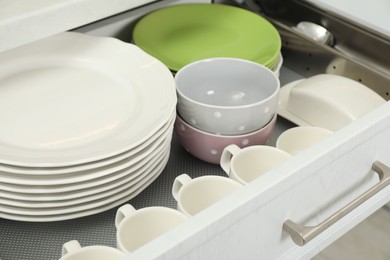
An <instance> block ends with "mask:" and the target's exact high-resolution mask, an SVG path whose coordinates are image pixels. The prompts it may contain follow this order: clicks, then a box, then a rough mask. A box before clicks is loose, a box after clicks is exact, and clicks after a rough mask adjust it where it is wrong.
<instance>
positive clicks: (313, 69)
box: [0, 1, 390, 260]
mask: <svg viewBox="0 0 390 260" xmlns="http://www.w3.org/2000/svg"><path fill="white" fill-rule="evenodd" d="M284 2H286V1H284ZM291 2H293V4H291V6H289V8H293V10H295V11H294V12H301V13H305V14H307V19H309V18H312V19H313V20H314V21H320V20H319V17H322V18H323V19H328V20H329V21H330V20H331V18H332V17H329V16H328V17H326V16H324V14H322V13H321V12H319V11H318V10H316V9H313V8H312V6H310V5H304V4H299V3H298V1H291ZM243 7H244V8H245V6H243ZM247 7H248V8H249V7H250V6H247ZM294 8H295V9H294ZM151 9H152V7H148V6H145V7H143V8H140V9H138V10H136V11H134V12H135V13H133V14H135V15H133V14H132V15H131V17H133V18H132V19H133V20H134V17H140V16H141V15H142V13H145V12H148V11H150V10H151ZM253 10H254V9H253ZM296 10H300V11H296ZM287 13H289V12H287ZM261 14H262V15H264V16H266V17H267V18H268V19H270V21H271V22H273V23H274V25H275V26H276V27H277V28H278V30H279V32H280V34H281V36H282V41H283V50H282V52H283V57H284V65H283V67H282V69H281V72H280V75H281V77H280V79H281V84H282V85H284V84H286V83H288V82H291V81H293V80H296V79H301V78H305V77H309V76H312V75H315V74H319V73H330V74H337V75H343V76H346V77H349V78H352V79H354V80H357V81H359V82H362V83H363V84H365V85H367V86H369V87H370V88H372V89H373V90H375V91H376V92H377V93H379V94H380V95H381V96H383V97H384V98H385V99H387V100H389V99H390V72H389V71H390V70H389V66H388V64H386V61H380V60H379V61H377V59H375V55H373V56H370V57H371V58H365V57H367V55H371V54H367V53H364V55H351V53H354V50H356V52H359V49H353V50H352V47H353V46H352V47H350V46H349V45H348V44H345V43H344V45H340V46H341V47H343V46H344V50H345V49H348V48H350V49H351V51H350V52H348V53H347V52H345V51H340V50H337V49H335V48H332V47H330V46H325V45H322V44H319V43H317V42H315V41H312V40H310V39H308V38H307V37H305V36H302V35H298V34H297V33H296V32H294V31H293V30H292V29H291V25H292V24H294V23H295V22H296V21H297V20H296V19H298V18H297V17H287V18H286V16H285V14H273V15H270V14H265V13H261ZM280 15H284V16H283V17H284V19H280V17H279V16H280ZM321 15H323V16H321ZM128 17H130V15H129V14H120V15H118V16H115V17H111V18H109V19H107V20H104V21H100V22H98V23H94V24H91V25H88V26H84V27H82V28H78V29H76V30H75V31H79V32H84V33H88V34H95V35H105V36H114V37H117V38H119V39H122V40H125V41H130V40H131V39H129V38H128V36H129V30H131V28H132V26H133V24H134V21H130V20H129V18H128ZM316 19H318V20H316ZM336 20H337V19H336ZM321 21H322V20H321ZM332 26H334V27H336V26H335V25H332ZM351 28H352V29H355V30H357V31H359V30H361V28H354V27H353V26H351ZM352 29H351V31H353V30H352ZM111 32H114V33H112V34H111ZM366 36H367V37H368V39H369V40H368V41H373V42H383V41H384V39H382V38H380V37H379V36H374V35H370V34H369V33H368V34H367V35H366ZM373 39H374V40H375V39H376V41H374V40H373ZM339 41H340V42H343V40H341V39H340V40H339ZM387 44H388V42H387ZM380 45H381V44H380ZM345 46H348V48H347V47H345ZM381 46H382V45H381ZM389 46H390V45H389V44H388V45H387V47H389ZM371 60H372V61H371ZM293 126H295V125H294V124H293V123H291V122H289V121H288V120H285V119H283V118H278V122H277V125H276V128H275V131H274V133H273V136H272V138H271V139H270V141H269V145H271V146H274V145H275V142H276V139H277V137H278V136H279V135H280V133H282V132H283V131H285V130H286V129H288V128H291V127H293ZM182 173H187V174H189V175H190V176H191V177H193V178H195V177H198V176H202V175H221V176H224V175H225V173H224V172H223V171H222V169H221V168H220V166H219V165H212V164H208V163H205V162H202V161H200V160H198V159H196V158H195V157H193V156H192V155H190V154H189V153H187V152H186V151H185V150H184V148H182V147H181V145H180V144H179V143H178V141H177V139H176V138H175V136H174V138H173V141H172V148H171V155H170V159H169V161H168V164H167V166H166V168H165V169H164V171H163V172H162V174H161V175H160V176H159V178H158V179H157V180H155V181H154V182H153V183H152V184H151V185H150V186H149V187H148V188H147V189H145V190H144V191H143V192H142V193H141V194H139V195H138V196H137V197H135V198H134V199H132V200H131V201H129V203H130V204H132V205H133V206H134V207H135V208H142V207H147V206H156V205H161V206H167V207H171V208H176V201H175V200H174V199H173V197H172V195H171V186H172V183H173V180H174V178H175V177H176V176H178V175H180V174H182ZM116 210H117V208H114V209H111V210H109V211H106V212H103V213H100V214H96V215H92V216H88V217H83V218H80V219H74V220H67V221H60V222H48V223H26V222H18V221H12V220H5V219H2V220H1V221H0V234H1V235H0V245H1V246H0V258H1V259H29V257H31V255H34V257H35V258H34V259H42V260H44V259H58V258H59V257H60V254H61V247H62V244H63V243H65V242H67V241H69V240H73V239H77V240H79V242H80V243H81V244H82V245H84V246H87V245H93V244H101V245H107V246H112V247H115V246H116V236H115V235H116V229H115V224H114V223H115V220H114V219H115V213H116ZM38 238H39V239H38Z"/></svg>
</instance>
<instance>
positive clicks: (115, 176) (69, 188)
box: [0, 136, 171, 202]
mask: <svg viewBox="0 0 390 260" xmlns="http://www.w3.org/2000/svg"><path fill="white" fill-rule="evenodd" d="M164 141H165V143H162V144H161V145H160V146H158V147H157V148H156V149H155V150H153V151H152V153H150V154H149V155H148V157H145V158H143V160H142V161H139V162H137V163H136V164H134V165H132V166H130V167H128V168H126V169H123V170H121V171H117V172H113V173H112V174H109V175H107V176H103V177H101V178H97V179H93V180H91V181H86V182H81V183H71V184H69V185H53V186H33V185H32V186H22V185H4V184H2V185H1V188H2V189H4V190H0V198H8V199H14V200H25V201H38V202H45V201H58V200H69V199H77V198H79V197H83V196H90V195H93V194H96V193H99V192H102V191H104V190H106V189H108V188H109V187H110V186H113V185H117V184H118V183H120V182H122V181H123V180H126V179H129V178H132V177H131V176H132V175H133V174H135V173H137V172H138V171H140V170H141V169H144V168H145V167H147V166H148V165H150V164H151V163H152V162H153V160H154V159H155V157H158V156H159V155H161V154H162V153H164V152H166V150H168V149H169V148H170V141H171V136H168V137H167V139H166V140H164Z"/></svg>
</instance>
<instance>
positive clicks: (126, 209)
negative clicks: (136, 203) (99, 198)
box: [115, 204, 136, 228]
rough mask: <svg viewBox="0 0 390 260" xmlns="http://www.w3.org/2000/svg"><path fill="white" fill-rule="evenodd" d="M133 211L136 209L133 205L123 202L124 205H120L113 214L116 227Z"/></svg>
mask: <svg viewBox="0 0 390 260" xmlns="http://www.w3.org/2000/svg"><path fill="white" fill-rule="evenodd" d="M134 211H136V209H135V208H134V207H133V206H131V205H130V204H125V205H123V206H121V207H120V208H119V209H118V210H117V212H116V215H115V227H116V228H118V227H119V224H120V223H121V222H122V220H123V219H124V218H125V217H127V216H129V215H130V214H132V213H133V212H134Z"/></svg>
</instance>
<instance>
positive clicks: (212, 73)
mask: <svg viewBox="0 0 390 260" xmlns="http://www.w3.org/2000/svg"><path fill="white" fill-rule="evenodd" d="M175 80H176V90H177V95H178V104H177V110H178V112H179V114H180V115H181V116H182V117H183V119H184V120H185V121H186V122H187V123H189V124H190V125H192V126H193V127H195V128H197V129H200V130H203V131H206V132H209V133H214V134H223V135H239V134H246V133H250V132H253V131H256V130H258V129H261V128H262V127H264V126H265V125H266V124H267V123H268V122H269V121H270V120H271V119H272V117H273V116H274V114H275V113H276V110H277V102H278V97H279V89H280V82H279V78H278V77H277V76H276V75H275V73H274V72H273V71H272V70H270V69H268V68H267V67H265V66H263V65H260V64H258V63H255V62H252V61H248V60H243V59H236V58H212V59H206V60H200V61H196V62H193V63H190V64H188V65H186V66H184V67H183V68H182V69H180V70H179V71H178V72H177V74H176V75H175Z"/></svg>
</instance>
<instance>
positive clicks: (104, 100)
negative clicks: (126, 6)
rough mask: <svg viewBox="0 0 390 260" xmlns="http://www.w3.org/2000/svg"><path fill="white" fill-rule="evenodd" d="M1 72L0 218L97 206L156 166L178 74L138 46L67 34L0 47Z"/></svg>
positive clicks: (131, 192)
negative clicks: (4, 48)
mask: <svg viewBox="0 0 390 260" xmlns="http://www.w3.org/2000/svg"><path fill="white" fill-rule="evenodd" d="M0 71H1V74H0V121H1V122H2V127H1V128H0V217H1V218H6V219H12V220H19V221H39V222H42V221H58V220H65V219H73V218H78V217H82V216H87V215H91V214H96V213H99V212H102V211H105V210H108V209H111V208H113V207H116V206H119V205H121V204H123V203H126V202H127V201H128V200H130V199H131V198H133V197H134V196H136V195H137V194H139V193H140V192H141V191H143V190H144V189H145V188H146V187H147V186H148V185H149V184H151V182H153V180H155V179H156V178H157V177H158V176H159V175H160V173H161V172H162V171H163V169H164V167H165V165H166V163H167V161H168V158H169V153H170V144H171V138H172V132H173V125H174V122H175V118H176V102H177V98H176V91H175V82H174V78H173V76H172V73H171V72H170V71H169V69H168V68H167V67H166V66H165V65H164V64H162V63H161V62H160V61H158V60H156V59H155V58H154V57H152V56H150V55H148V54H146V53H145V52H144V51H142V50H141V49H140V48H138V47H137V46H135V45H132V44H127V43H124V42H121V41H119V40H116V39H113V38H104V37H94V36H87V35H83V34H78V33H71V32H66V33H63V34H59V35H56V36H53V37H49V38H47V39H44V40H41V41H37V42H34V43H31V44H28V45H25V46H22V47H19V48H17V49H15V50H11V51H8V52H4V53H2V54H1V55H0Z"/></svg>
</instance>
